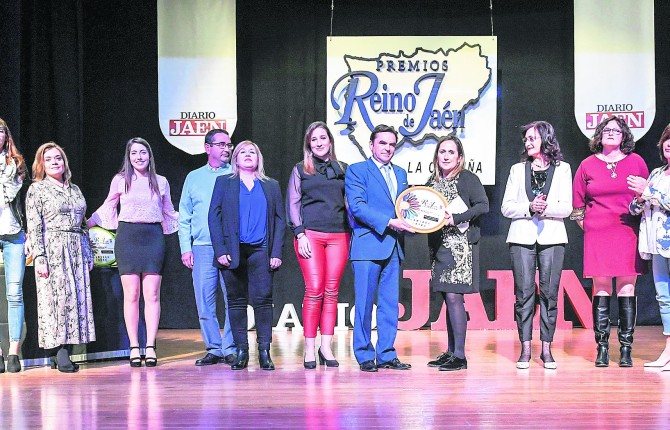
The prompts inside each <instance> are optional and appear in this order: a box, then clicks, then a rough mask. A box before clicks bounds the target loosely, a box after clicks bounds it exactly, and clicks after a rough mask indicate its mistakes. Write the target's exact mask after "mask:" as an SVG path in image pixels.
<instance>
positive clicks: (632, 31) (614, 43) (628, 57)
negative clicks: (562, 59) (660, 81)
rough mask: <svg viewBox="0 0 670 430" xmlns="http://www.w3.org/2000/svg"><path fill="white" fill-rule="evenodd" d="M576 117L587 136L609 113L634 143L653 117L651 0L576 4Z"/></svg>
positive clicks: (591, 0)
mask: <svg viewBox="0 0 670 430" xmlns="http://www.w3.org/2000/svg"><path fill="white" fill-rule="evenodd" d="M574 4H575V14H574V19H575V119H576V120H577V124H578V125H579V128H580V129H581V130H582V133H584V135H585V136H586V137H588V138H591V137H592V136H593V132H594V131H595V128H596V127H597V126H598V124H599V123H600V122H601V121H602V120H603V119H605V118H607V117H609V116H611V115H617V116H619V117H621V118H623V119H625V120H626V123H627V124H628V126H629V127H630V130H631V131H632V132H633V136H635V140H638V139H640V138H641V137H642V136H644V135H645V134H646V133H647V131H649V128H650V127H651V124H652V123H653V122H654V116H655V115H656V67H655V58H654V56H655V49H654V0H636V1H630V0H588V1H584V0H575V2H574Z"/></svg>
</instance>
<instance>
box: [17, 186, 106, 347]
mask: <svg viewBox="0 0 670 430" xmlns="http://www.w3.org/2000/svg"><path fill="white" fill-rule="evenodd" d="M85 214H86V200H84V196H83V195H82V193H81V191H80V190H79V187H77V186H76V185H74V184H70V185H69V186H66V187H60V186H59V185H57V184H54V183H52V182H50V181H48V180H43V181H39V182H34V183H33V184H32V185H31V186H30V188H29V189H28V195H27V197H26V215H27V221H28V240H29V241H30V244H31V247H32V251H33V255H34V256H35V257H36V258H37V256H45V257H46V261H47V264H48V267H49V276H48V277H46V278H42V277H40V276H39V275H37V273H35V282H36V284H37V318H38V327H39V333H38V340H39V345H40V347H42V348H44V349H50V348H56V347H58V346H60V345H64V344H82V343H88V342H92V341H94V340H95V326H94V324H93V305H92V302H91V282H90V278H89V272H88V268H89V264H90V263H91V262H92V260H93V255H92V253H91V247H90V243H89V239H88V232H87V230H86V229H85V228H84V226H85V223H84V215H85Z"/></svg>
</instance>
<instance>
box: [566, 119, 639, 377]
mask: <svg viewBox="0 0 670 430" xmlns="http://www.w3.org/2000/svg"><path fill="white" fill-rule="evenodd" d="M589 147H590V148H591V151H592V152H593V153H594V155H591V156H589V157H587V158H586V159H585V160H584V161H582V163H581V164H580V165H579V168H578V169H577V172H576V173H575V179H574V183H573V201H572V205H573V207H574V210H573V212H572V215H571V216H570V218H571V219H573V220H576V221H577V223H578V224H579V226H580V227H581V228H582V229H583V230H584V277H586V278H591V279H592V280H593V331H594V332H595V340H596V343H597V345H598V349H597V351H598V355H597V358H596V361H595V365H596V367H607V366H608V365H609V335H610V297H611V295H612V291H613V288H612V281H614V285H616V293H617V297H618V302H619V329H618V337H619V343H620V344H621V348H620V350H621V356H620V359H619V366H621V367H631V366H632V365H633V361H632V358H631V347H632V343H633V332H634V327H635V318H636V314H637V303H636V298H635V281H636V279H637V275H640V274H642V273H644V272H645V265H644V262H643V260H642V259H641V258H640V255H639V254H638V252H637V233H638V229H639V224H640V220H639V217H636V216H633V215H631V214H630V213H629V211H628V204H629V203H630V201H631V200H632V199H633V197H635V196H638V195H640V194H641V193H642V191H643V190H644V186H645V184H646V179H645V178H647V177H648V176H649V170H648V169H647V165H646V164H645V162H644V160H643V159H642V158H641V157H640V156H639V155H637V154H634V153H633V149H634V148H635V141H634V140H633V134H632V133H631V131H630V129H629V128H628V125H626V122H625V121H624V120H622V119H621V118H618V117H610V118H607V119H606V120H604V121H603V122H602V123H600V124H599V125H598V127H596V131H595V134H594V135H593V139H591V141H590V142H589Z"/></svg>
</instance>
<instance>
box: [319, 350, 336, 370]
mask: <svg viewBox="0 0 670 430" xmlns="http://www.w3.org/2000/svg"><path fill="white" fill-rule="evenodd" d="M319 364H320V365H322V366H323V365H324V364H325V365H326V367H340V363H339V361H337V360H327V359H326V357H324V356H323V353H322V352H321V348H319Z"/></svg>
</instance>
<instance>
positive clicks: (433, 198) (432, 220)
mask: <svg viewBox="0 0 670 430" xmlns="http://www.w3.org/2000/svg"><path fill="white" fill-rule="evenodd" d="M447 205H448V203H447V200H446V199H445V198H444V196H443V195H442V194H441V193H439V192H438V191H436V190H434V189H433V188H430V187H425V186H420V187H412V188H408V189H406V190H405V191H403V192H402V193H400V195H399V196H398V199H397V200H396V204H395V213H396V215H397V216H398V218H400V219H402V220H404V221H405V222H406V223H407V224H409V225H411V226H412V227H413V228H414V230H415V231H416V232H417V233H432V232H434V231H437V230H439V229H440V228H442V226H443V225H444V223H445V216H444V214H445V211H446V209H447Z"/></svg>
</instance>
